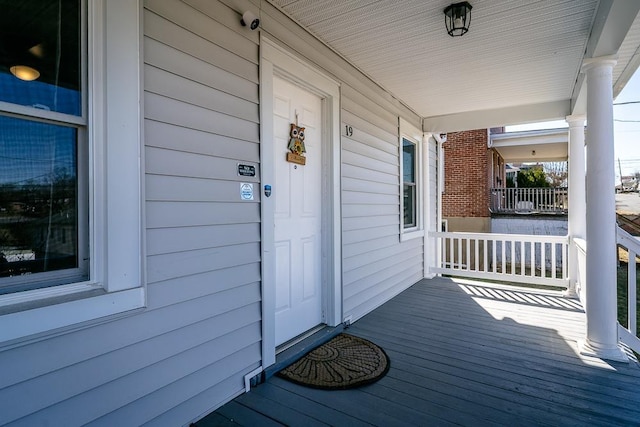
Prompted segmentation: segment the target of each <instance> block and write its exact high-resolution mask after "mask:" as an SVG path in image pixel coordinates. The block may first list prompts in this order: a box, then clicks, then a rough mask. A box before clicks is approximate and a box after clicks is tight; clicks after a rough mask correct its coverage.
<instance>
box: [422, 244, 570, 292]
mask: <svg viewBox="0 0 640 427" xmlns="http://www.w3.org/2000/svg"><path fill="white" fill-rule="evenodd" d="M429 236H430V237H432V238H436V239H437V240H438V245H439V246H438V247H439V255H438V259H437V265H436V266H435V268H433V269H432V272H433V273H439V274H449V275H454V276H462V277H470V278H480V279H490V280H502V281H510V282H519V283H530V284H537V285H542V286H557V287H564V288H566V287H567V286H568V284H569V278H568V269H567V258H568V245H569V238H568V237H566V236H529V235H522V234H495V233H459V232H431V233H429Z"/></svg>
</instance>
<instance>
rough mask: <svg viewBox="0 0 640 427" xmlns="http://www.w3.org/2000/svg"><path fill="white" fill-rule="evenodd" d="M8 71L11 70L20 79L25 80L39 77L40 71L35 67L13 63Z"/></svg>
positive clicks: (28, 80)
mask: <svg viewBox="0 0 640 427" xmlns="http://www.w3.org/2000/svg"><path fill="white" fill-rule="evenodd" d="M9 71H11V74H13V75H14V76H16V77H17V78H19V79H20V80H25V81H27V82H30V81H32V80H35V79H37V78H38V77H40V71H38V70H36V69H35V68H31V67H29V66H28V65H14V66H13V67H11V68H9Z"/></svg>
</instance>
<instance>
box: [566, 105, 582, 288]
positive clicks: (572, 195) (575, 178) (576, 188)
mask: <svg viewBox="0 0 640 427" xmlns="http://www.w3.org/2000/svg"><path fill="white" fill-rule="evenodd" d="M585 119H586V118H585V116H583V115H574V116H567V123H568V124H569V239H570V245H569V288H568V289H567V290H566V292H565V296H567V297H571V298H573V297H576V296H578V294H577V292H576V283H577V282H578V250H577V248H576V246H575V243H574V241H573V239H576V238H580V239H584V238H585V236H586V228H587V224H586V216H585V212H586V199H585V196H586V193H585V191H586V190H585V164H584V161H585V156H584V122H585Z"/></svg>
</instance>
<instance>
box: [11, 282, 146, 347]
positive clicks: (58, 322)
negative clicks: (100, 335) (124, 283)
mask: <svg viewBox="0 0 640 427" xmlns="http://www.w3.org/2000/svg"><path fill="white" fill-rule="evenodd" d="M93 291H95V289H93ZM69 295H71V294H70V293H69V294H67V296H69ZM73 295H74V296H78V297H81V296H82V294H81V293H75V294H73ZM57 297H58V298H59V297H60V296H57ZM41 301H43V302H45V301H47V300H46V299H42V300H41ZM144 306H145V290H144V287H138V288H134V289H128V290H124V291H119V292H110V293H104V294H102V295H97V296H88V297H86V298H81V299H75V300H73V301H67V302H62V303H59V304H51V305H46V306H43V307H37V308H32V309H27V310H22V311H16V312H14V313H9V314H5V315H2V316H0V346H5V345H10V344H14V343H17V341H19V340H23V339H26V338H29V339H31V338H37V337H38V335H40V334H43V333H51V332H53V331H54V330H57V329H61V328H65V327H69V326H73V325H77V324H80V323H83V322H87V321H92V320H96V319H100V318H102V317H107V316H112V315H115V314H120V313H124V312H127V311H130V310H135V309H137V308H141V307H144ZM10 307H11V306H8V305H5V306H4V307H3V308H5V309H6V308H10Z"/></svg>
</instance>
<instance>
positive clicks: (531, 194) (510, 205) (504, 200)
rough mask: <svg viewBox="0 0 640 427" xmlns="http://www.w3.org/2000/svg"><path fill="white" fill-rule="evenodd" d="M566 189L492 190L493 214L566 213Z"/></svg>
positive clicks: (567, 200)
mask: <svg viewBox="0 0 640 427" xmlns="http://www.w3.org/2000/svg"><path fill="white" fill-rule="evenodd" d="M568 202H569V199H568V191H567V188H566V187H558V188H492V189H491V212H493V213H524V214H528V213H554V214H560V213H566V212H567V208H568Z"/></svg>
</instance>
